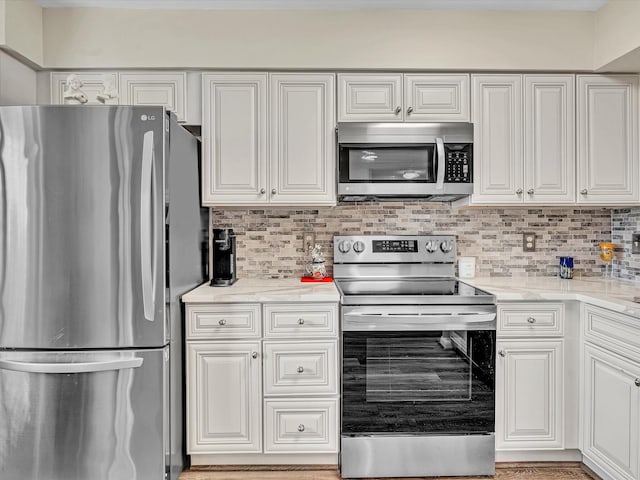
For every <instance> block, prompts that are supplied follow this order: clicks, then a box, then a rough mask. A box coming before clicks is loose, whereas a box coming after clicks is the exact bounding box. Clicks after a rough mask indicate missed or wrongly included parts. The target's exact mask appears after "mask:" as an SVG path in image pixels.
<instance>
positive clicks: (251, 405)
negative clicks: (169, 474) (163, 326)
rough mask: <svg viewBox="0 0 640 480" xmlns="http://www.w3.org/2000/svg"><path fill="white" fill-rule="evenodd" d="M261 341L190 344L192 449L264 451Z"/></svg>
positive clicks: (188, 360) (188, 359) (189, 438)
mask: <svg viewBox="0 0 640 480" xmlns="http://www.w3.org/2000/svg"><path fill="white" fill-rule="evenodd" d="M259 352H260V342H259V341H256V342H207V343H188V344H187V369H188V371H189V373H190V377H189V381H188V383H187V398H188V400H187V402H188V412H187V417H188V425H189V428H188V440H187V449H188V451H189V453H197V452H205V453H206V452H211V451H216V452H226V453H239V452H243V453H246V452H260V451H261V447H262V443H261V431H262V429H261V424H262V421H261V418H262V415H261V413H262V391H261V389H260V377H261V370H262V369H261V362H260V354H259Z"/></svg>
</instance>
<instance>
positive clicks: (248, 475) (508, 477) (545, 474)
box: [180, 462, 599, 480]
mask: <svg viewBox="0 0 640 480" xmlns="http://www.w3.org/2000/svg"><path fill="white" fill-rule="evenodd" d="M214 468H215V467H214ZM294 468H295V467H294ZM427 478H430V479H433V478H436V477H420V480H426V479H427ZM438 478H443V477H438ZM491 478H494V479H496V480H599V477H598V476H597V475H595V474H594V473H593V472H591V471H589V470H588V469H587V468H586V467H584V466H583V465H581V464H580V463H545V462H536V463H501V464H498V465H496V475H495V477H446V480H489V479H491ZM180 480H340V474H339V473H338V471H337V470H335V469H326V470H310V469H308V468H304V469H300V470H296V471H291V470H288V471H284V470H278V471H274V470H244V471H239V470H227V469H225V470H224V471H221V470H218V471H210V470H207V469H206V467H196V468H194V469H192V470H190V471H188V472H184V473H183V474H182V475H180ZM385 480H389V479H385ZM402 480H412V479H408V478H403V479H402ZM413 480H418V479H413Z"/></svg>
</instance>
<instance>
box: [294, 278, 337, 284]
mask: <svg viewBox="0 0 640 480" xmlns="http://www.w3.org/2000/svg"><path fill="white" fill-rule="evenodd" d="M300 281H301V282H309V283H329V282H333V277H324V278H315V277H302V278H301V279H300Z"/></svg>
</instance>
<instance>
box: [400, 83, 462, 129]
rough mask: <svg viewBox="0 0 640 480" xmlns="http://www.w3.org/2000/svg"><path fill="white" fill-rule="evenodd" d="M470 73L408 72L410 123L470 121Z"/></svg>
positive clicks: (406, 100) (407, 115) (406, 87)
mask: <svg viewBox="0 0 640 480" xmlns="http://www.w3.org/2000/svg"><path fill="white" fill-rule="evenodd" d="M469 94H470V92H469V75H466V74H458V75H405V76H404V105H405V112H406V113H405V121H407V122H469V121H470V118H471V117H470V114H469Z"/></svg>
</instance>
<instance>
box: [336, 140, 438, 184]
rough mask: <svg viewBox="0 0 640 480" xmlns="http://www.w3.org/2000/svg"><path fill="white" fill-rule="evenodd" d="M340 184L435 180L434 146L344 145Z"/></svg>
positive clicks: (342, 148) (341, 156)
mask: <svg viewBox="0 0 640 480" xmlns="http://www.w3.org/2000/svg"><path fill="white" fill-rule="evenodd" d="M339 163H340V168H339V172H340V174H339V176H340V183H358V182H361V183H407V182H413V183H435V181H436V166H435V162H434V146H433V145H411V146H406V145H403V146H370V145H364V146H363V145H342V146H340V153H339Z"/></svg>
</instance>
